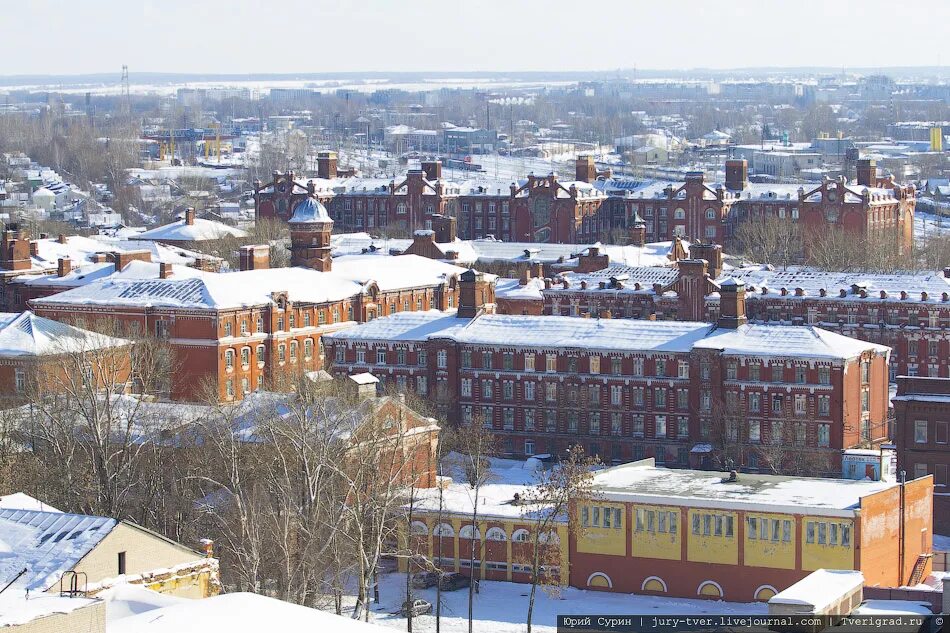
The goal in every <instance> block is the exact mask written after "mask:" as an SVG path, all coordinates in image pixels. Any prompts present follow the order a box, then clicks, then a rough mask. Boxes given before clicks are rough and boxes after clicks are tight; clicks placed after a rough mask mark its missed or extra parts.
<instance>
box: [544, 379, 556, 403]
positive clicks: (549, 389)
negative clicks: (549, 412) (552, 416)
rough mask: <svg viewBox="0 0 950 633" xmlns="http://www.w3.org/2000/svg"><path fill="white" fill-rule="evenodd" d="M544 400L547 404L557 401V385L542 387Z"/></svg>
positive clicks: (546, 384) (551, 383) (550, 383)
mask: <svg viewBox="0 0 950 633" xmlns="http://www.w3.org/2000/svg"><path fill="white" fill-rule="evenodd" d="M544 399H545V400H547V401H548V402H556V401H557V385H556V384H555V383H553V382H549V383H545V385H544Z"/></svg>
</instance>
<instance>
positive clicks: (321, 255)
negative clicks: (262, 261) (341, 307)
mask: <svg viewBox="0 0 950 633" xmlns="http://www.w3.org/2000/svg"><path fill="white" fill-rule="evenodd" d="M307 192H308V194H309V195H308V196H307V197H306V198H304V199H303V200H301V201H300V202H299V203H298V204H297V206H296V207H295V208H294V213H293V215H292V216H291V218H290V220H288V224H289V225H290V265H291V266H305V267H307V268H313V269H314V270H319V271H321V272H328V271H329V270H330V267H331V266H332V259H331V257H330V234H331V233H333V220H332V219H331V218H330V214H329V213H327V208H326V207H325V206H323V204H321V203H320V201H319V200H317V198H316V197H315V195H314V194H315V188H314V185H313V182H312V181H311V182H308V183H307Z"/></svg>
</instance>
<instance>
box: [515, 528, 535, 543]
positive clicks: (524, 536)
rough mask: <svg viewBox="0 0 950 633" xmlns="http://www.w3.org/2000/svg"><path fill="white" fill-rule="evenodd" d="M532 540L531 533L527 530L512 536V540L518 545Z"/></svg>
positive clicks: (516, 532) (519, 531)
mask: <svg viewBox="0 0 950 633" xmlns="http://www.w3.org/2000/svg"><path fill="white" fill-rule="evenodd" d="M530 538H531V532H529V531H528V530H525V529H521V530H515V533H514V534H512V535H511V540H512V541H514V542H516V543H527V542H528V540H529V539H530Z"/></svg>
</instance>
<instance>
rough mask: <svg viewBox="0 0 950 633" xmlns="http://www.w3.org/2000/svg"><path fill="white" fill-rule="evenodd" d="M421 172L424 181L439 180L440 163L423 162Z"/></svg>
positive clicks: (440, 172) (440, 176)
mask: <svg viewBox="0 0 950 633" xmlns="http://www.w3.org/2000/svg"><path fill="white" fill-rule="evenodd" d="M422 171H424V172H425V174H426V180H440V179H441V178H442V161H440V160H424V161H422Z"/></svg>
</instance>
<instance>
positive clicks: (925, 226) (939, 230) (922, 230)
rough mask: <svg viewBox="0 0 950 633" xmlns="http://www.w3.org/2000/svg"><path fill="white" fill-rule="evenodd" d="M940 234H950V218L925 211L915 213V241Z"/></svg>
mask: <svg viewBox="0 0 950 633" xmlns="http://www.w3.org/2000/svg"><path fill="white" fill-rule="evenodd" d="M938 234H950V217H947V216H941V215H934V214H933V213H926V212H924V211H916V212H914V239H915V240H921V239H924V238H925V237H930V236H933V235H938Z"/></svg>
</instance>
